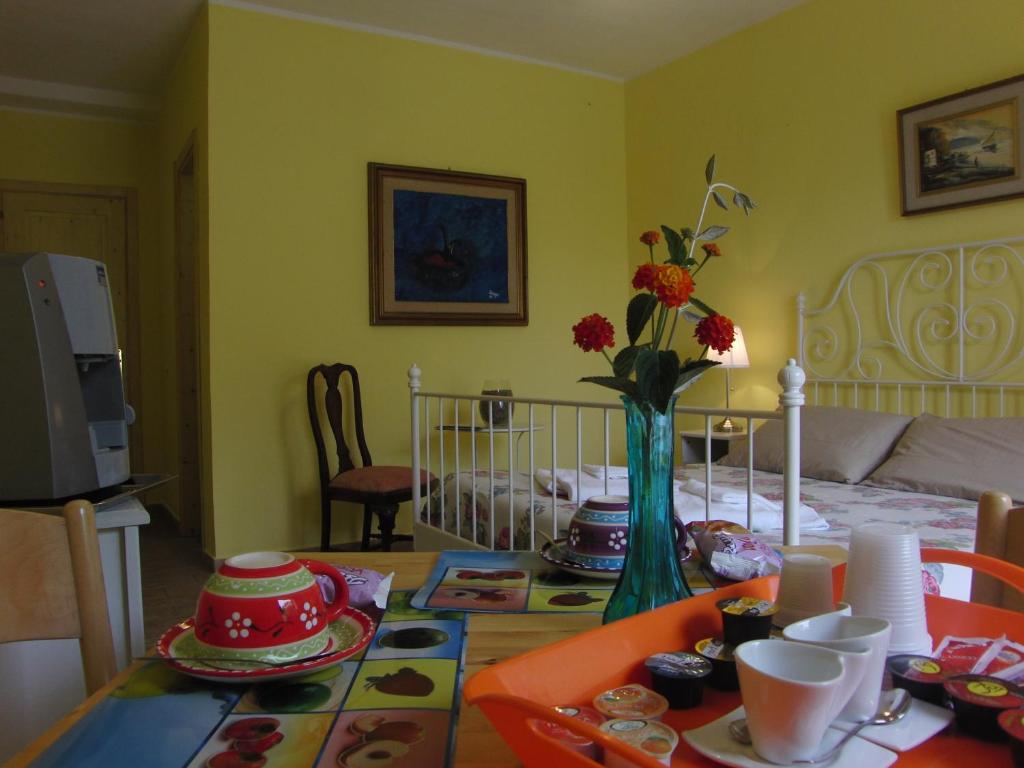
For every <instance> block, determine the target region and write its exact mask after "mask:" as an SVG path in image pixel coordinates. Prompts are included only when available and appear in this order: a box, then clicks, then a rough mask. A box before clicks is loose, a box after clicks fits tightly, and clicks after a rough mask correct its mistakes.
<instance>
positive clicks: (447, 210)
mask: <svg viewBox="0 0 1024 768" xmlns="http://www.w3.org/2000/svg"><path fill="white" fill-rule="evenodd" d="M367 175H368V179H369V211H370V323H371V324H372V325H527V323H528V312H527V292H526V286H527V282H526V181H525V180H524V179H516V178H509V177H504V176H488V175H484V174H478V173H464V172H461V171H447V170H436V169H431V168H414V167H410V166H401V165H384V164H381V163H369V164H368V168H367Z"/></svg>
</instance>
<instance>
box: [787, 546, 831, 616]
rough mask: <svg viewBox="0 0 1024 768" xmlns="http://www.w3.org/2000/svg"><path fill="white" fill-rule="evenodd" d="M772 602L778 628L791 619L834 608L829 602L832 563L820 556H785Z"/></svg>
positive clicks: (797, 554) (829, 610)
mask: <svg viewBox="0 0 1024 768" xmlns="http://www.w3.org/2000/svg"><path fill="white" fill-rule="evenodd" d="M775 604H776V605H777V606H778V609H779V610H778V613H776V614H775V620H774V624H775V626H777V627H786V626H789V625H790V624H792V623H793V622H794V621H800V620H801V619H807V618H810V617H811V616H818V615H819V614H822V613H829V612H831V611H833V610H835V607H834V605H833V603H832V562H831V561H830V560H829V559H828V558H827V557H822V556H821V555H811V554H806V553H794V554H788V555H785V556H784V557H783V558H782V574H781V575H780V576H779V592H778V595H776V597H775Z"/></svg>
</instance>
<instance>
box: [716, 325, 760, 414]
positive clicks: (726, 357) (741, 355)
mask: <svg viewBox="0 0 1024 768" xmlns="http://www.w3.org/2000/svg"><path fill="white" fill-rule="evenodd" d="M733 331H734V332H735V338H733V341H732V346H731V347H730V348H729V349H728V350H726V351H725V352H717V351H716V350H714V349H708V360H715V361H716V362H718V363H719V366H720V367H721V368H725V409H726V410H729V390H730V389H732V379H731V377H730V375H729V372H730V371H731V370H732V369H733V368H749V367H750V358H749V357H747V345H746V344H745V343H744V342H743V331H741V330H740V327H739V326H738V325H737V326H735V328H734V329H733ZM714 431H715V432H742V431H743V426H742V425H740V424H733V422H732V419H730V418H729V417H728V416H726V417H725V419H724V420H723V421H720V422H719V423H718V424H715V426H714Z"/></svg>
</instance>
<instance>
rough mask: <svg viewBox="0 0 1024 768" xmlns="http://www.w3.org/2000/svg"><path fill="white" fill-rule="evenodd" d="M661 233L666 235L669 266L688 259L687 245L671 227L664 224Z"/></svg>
mask: <svg viewBox="0 0 1024 768" xmlns="http://www.w3.org/2000/svg"><path fill="white" fill-rule="evenodd" d="M661 231H662V232H663V233H664V234H665V244H666V245H667V246H668V261H669V264H678V263H679V262H680V260H682V259H685V258H686V243H684V242H683V238H682V237H680V236H679V233H678V232H676V231H675V230H674V229H672V228H671V227H666V226H665V225H664V224H662V225H661Z"/></svg>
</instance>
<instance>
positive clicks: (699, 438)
mask: <svg viewBox="0 0 1024 768" xmlns="http://www.w3.org/2000/svg"><path fill="white" fill-rule="evenodd" d="M746 436H747V433H746V431H743V432H712V433H711V458H710V461H718V460H719V459H720V458H722V457H723V456H725V454H727V453H728V452H729V443H731V442H732V441H733V440H742V439H743V438H745V437H746ZM679 442H680V455H681V457H682V459H683V464H703V463H704V460H705V457H704V448H705V443H704V430H703V429H685V430H683V431H682V432H680V433H679Z"/></svg>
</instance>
